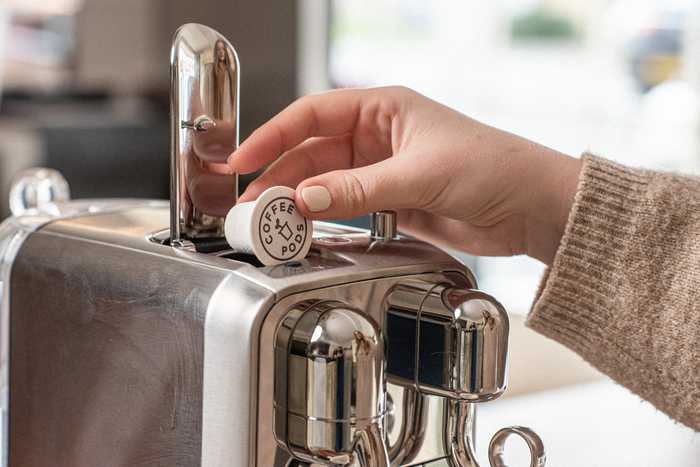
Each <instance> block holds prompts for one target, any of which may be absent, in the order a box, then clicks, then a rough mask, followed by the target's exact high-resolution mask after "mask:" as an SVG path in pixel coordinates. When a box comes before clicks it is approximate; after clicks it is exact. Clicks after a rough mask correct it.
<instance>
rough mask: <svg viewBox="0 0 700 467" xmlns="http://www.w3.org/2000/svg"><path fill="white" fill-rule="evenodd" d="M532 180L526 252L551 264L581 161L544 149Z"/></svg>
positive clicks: (576, 184) (562, 231)
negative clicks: (534, 189)
mask: <svg viewBox="0 0 700 467" xmlns="http://www.w3.org/2000/svg"><path fill="white" fill-rule="evenodd" d="M545 151H546V153H545V154H542V156H541V157H540V158H538V159H539V161H540V162H541V164H539V165H540V167H539V168H538V169H537V170H536V172H537V175H536V177H535V180H534V183H535V186H536V187H538V189H536V192H537V195H536V196H535V200H534V202H533V203H531V206H530V210H529V213H528V215H527V216H526V219H527V220H526V235H527V239H526V242H527V243H526V244H527V255H528V256H531V257H533V258H535V259H538V260H540V261H542V262H543V263H545V264H547V265H551V264H552V261H553V260H554V256H555V255H556V252H557V250H558V248H559V244H560V243H561V238H562V236H563V235H564V231H565V229H566V225H567V223H568V220H569V213H570V212H571V209H572V207H573V205H574V200H575V197H576V191H577V189H578V183H579V176H580V173H581V166H582V161H581V160H580V159H576V158H573V157H570V156H567V155H564V154H562V153H559V152H556V151H553V150H550V149H545Z"/></svg>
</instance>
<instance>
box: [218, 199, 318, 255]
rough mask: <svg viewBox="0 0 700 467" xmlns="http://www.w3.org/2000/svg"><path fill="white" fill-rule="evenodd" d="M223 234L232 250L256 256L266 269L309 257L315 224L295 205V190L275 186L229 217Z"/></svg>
mask: <svg viewBox="0 0 700 467" xmlns="http://www.w3.org/2000/svg"><path fill="white" fill-rule="evenodd" d="M224 234H225V235H226V241H228V243H229V245H231V248H233V249H234V250H236V251H240V252H244V253H252V254H254V255H255V256H256V257H257V258H258V259H259V260H260V262H261V263H263V264H264V265H266V266H272V265H275V264H281V263H284V262H287V261H293V260H299V259H303V258H305V257H306V255H307V253H308V252H309V248H311V238H312V236H313V223H312V222H311V221H310V220H309V219H306V218H305V217H304V216H302V215H301V214H300V213H299V211H298V210H297V206H296V204H295V203H294V190H292V189H291V188H288V187H286V186H273V187H271V188H268V189H267V190H265V191H264V192H263V193H262V194H261V195H260V196H259V197H258V199H256V200H255V201H251V202H248V203H240V204H237V205H235V206H234V207H232V208H231V210H230V211H229V212H228V214H227V215H226V222H225V224H224Z"/></svg>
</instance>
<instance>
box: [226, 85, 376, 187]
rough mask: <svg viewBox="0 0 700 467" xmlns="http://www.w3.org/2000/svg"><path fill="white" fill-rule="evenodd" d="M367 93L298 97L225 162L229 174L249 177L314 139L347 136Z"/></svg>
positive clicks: (352, 91) (344, 90)
mask: <svg viewBox="0 0 700 467" xmlns="http://www.w3.org/2000/svg"><path fill="white" fill-rule="evenodd" d="M368 92H370V91H368V90H361V89H341V90H335V91H329V92H326V93H322V94H315V95H311V96H306V97H302V98H301V99H298V100H296V101H294V102H293V103H292V104H290V105H289V106H288V107H287V108H286V109H284V110H283V111H282V112H280V113H279V114H277V115H276V116H275V117H273V118H272V119H270V120H269V121H268V122H267V123H265V124H264V125H263V126H261V127H260V128H258V129H257V130H255V131H254V132H253V134H251V135H250V136H249V137H248V139H246V140H245V142H243V144H241V146H240V147H239V148H238V149H237V150H236V151H235V152H234V153H233V154H231V156H230V157H229V159H228V163H229V165H230V166H231V168H232V169H233V170H235V171H236V172H239V173H243V174H246V173H251V172H255V171H256V170H258V169H260V168H261V167H263V166H265V165H267V164H269V163H270V162H272V161H274V160H275V159H277V158H278V157H279V156H281V155H282V154H283V153H284V152H285V151H288V150H290V149H292V148H294V147H296V146H297V145H299V144H301V143H303V142H304V141H306V140H307V139H309V138H311V137H314V136H340V135H343V134H346V133H351V132H352V131H353V129H354V127H355V125H356V122H357V119H358V117H359V115H360V109H361V107H362V99H363V98H364V96H365V95H366V94H367V93H368Z"/></svg>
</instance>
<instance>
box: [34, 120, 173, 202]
mask: <svg viewBox="0 0 700 467" xmlns="http://www.w3.org/2000/svg"><path fill="white" fill-rule="evenodd" d="M41 134H42V137H43V138H44V142H45V148H46V163H45V165H46V166H47V167H50V168H52V169H56V170H58V171H60V172H61V173H62V174H63V176H64V177H66V180H68V183H69V184H70V186H71V189H72V193H71V197H72V198H110V197H129V198H131V197H133V198H159V199H167V198H168V196H169V186H168V184H169V157H168V148H169V145H170V141H169V136H168V127H167V125H160V124H141V125H138V124H134V125H128V124H122V125H110V126H102V127H91V126H67V127H64V126H57V127H46V128H43V129H42V130H41Z"/></svg>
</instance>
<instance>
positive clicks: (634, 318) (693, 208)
mask: <svg viewBox="0 0 700 467" xmlns="http://www.w3.org/2000/svg"><path fill="white" fill-rule="evenodd" d="M527 323H528V325H529V326H530V327H531V328H533V329H535V330H536V331H538V332H540V333H542V334H544V335H546V336H548V337H550V338H552V339H554V340H556V341H559V342H560V343H562V344H564V345H566V346H567V347H569V348H571V349H573V350H574V351H576V352H577V353H578V354H580V355H581V356H582V357H583V358H584V359H586V360H587V361H588V362H589V363H591V364H592V365H593V366H595V367H596V368H598V369H599V370H600V371H602V372H603V373H606V374H607V375H609V376H610V377H611V378H612V379H614V380H615V381H617V382H619V383H620V384H622V385H624V386H626V387H628V388H629V389H630V390H632V391H633V392H635V393H636V394H638V395H639V396H641V397H642V398H644V399H647V400H648V401H650V402H651V403H652V404H654V406H656V407H657V408H658V409H659V410H662V411H663V412H665V413H667V414H668V415H670V416H671V417H673V418H675V419H676V420H678V421H680V422H682V423H684V424H685V425H687V426H689V427H691V428H693V429H695V430H700V178H694V177H683V176H679V175H672V174H668V173H661V172H652V171H647V170H640V169H633V168H629V167H625V166H622V165H619V164H616V163H613V162H610V161H607V160H604V159H601V158H598V157H595V156H592V155H588V154H587V155H584V164H583V169H582V172H581V176H580V181H579V187H578V191H577V194H576V199H575V202H574V206H573V208H572V211H571V214H570V215H569V222H568V225H567V227H566V231H565V233H564V236H563V238H562V241H561V244H560V246H559V250H558V251H557V254H556V257H555V259H554V263H553V265H552V267H551V268H549V269H548V271H547V273H546V275H545V278H544V280H543V282H542V285H541V287H540V291H539V294H538V297H537V299H536V300H535V303H534V305H533V308H532V311H531V312H530V315H529V317H528V320H527Z"/></svg>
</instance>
